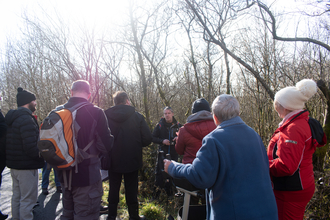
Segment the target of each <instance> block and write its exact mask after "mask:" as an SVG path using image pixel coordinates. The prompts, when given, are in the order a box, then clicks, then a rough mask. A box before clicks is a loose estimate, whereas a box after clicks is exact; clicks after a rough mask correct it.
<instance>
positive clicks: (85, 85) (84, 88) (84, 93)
mask: <svg viewBox="0 0 330 220" xmlns="http://www.w3.org/2000/svg"><path fill="white" fill-rule="evenodd" d="M71 96H72V97H81V98H85V99H87V100H88V99H89V97H90V96H91V92H90V86H89V82H88V81H86V80H77V81H74V82H73V83H72V86H71Z"/></svg>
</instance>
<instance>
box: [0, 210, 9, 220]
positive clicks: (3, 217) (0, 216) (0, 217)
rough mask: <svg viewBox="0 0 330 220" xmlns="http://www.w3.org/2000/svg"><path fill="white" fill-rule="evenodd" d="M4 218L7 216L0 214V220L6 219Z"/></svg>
mask: <svg viewBox="0 0 330 220" xmlns="http://www.w3.org/2000/svg"><path fill="white" fill-rule="evenodd" d="M0 213H1V212H0ZM6 218H8V215H4V214H2V213H1V214H0V220H4V219H6Z"/></svg>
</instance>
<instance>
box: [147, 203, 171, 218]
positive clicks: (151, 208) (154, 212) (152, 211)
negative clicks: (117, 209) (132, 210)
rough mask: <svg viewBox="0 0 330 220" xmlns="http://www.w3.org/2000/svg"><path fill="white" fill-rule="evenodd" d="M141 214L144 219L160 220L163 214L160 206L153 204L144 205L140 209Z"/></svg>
mask: <svg viewBox="0 0 330 220" xmlns="http://www.w3.org/2000/svg"><path fill="white" fill-rule="evenodd" d="M141 214H142V215H144V216H145V217H146V219H154V220H161V219H164V216H165V213H164V210H163V208H162V207H161V206H160V205H156V204H155V203H153V202H151V203H148V202H147V203H145V204H144V206H143V207H142V209H141Z"/></svg>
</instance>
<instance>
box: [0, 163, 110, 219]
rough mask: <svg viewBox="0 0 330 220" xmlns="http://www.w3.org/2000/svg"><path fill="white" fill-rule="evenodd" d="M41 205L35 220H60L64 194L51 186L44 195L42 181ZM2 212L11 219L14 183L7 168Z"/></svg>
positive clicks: (3, 183) (1, 203) (37, 209)
mask: <svg viewBox="0 0 330 220" xmlns="http://www.w3.org/2000/svg"><path fill="white" fill-rule="evenodd" d="M38 185H39V186H38V189H39V196H38V202H39V205H38V206H36V207H35V209H34V218H33V220H58V219H60V216H61V214H62V209H63V207H62V201H61V198H62V194H61V193H56V187H51V186H49V189H48V191H49V194H48V195H44V194H42V193H41V180H39V184H38ZM0 193H1V196H0V201H1V202H0V210H1V211H2V213H4V214H7V215H9V216H8V219H11V196H12V181H11V175H10V170H9V169H8V168H5V170H4V171H3V172H2V184H1V190H0ZM106 217H107V216H106V215H102V216H100V218H99V219H100V220H105V219H106Z"/></svg>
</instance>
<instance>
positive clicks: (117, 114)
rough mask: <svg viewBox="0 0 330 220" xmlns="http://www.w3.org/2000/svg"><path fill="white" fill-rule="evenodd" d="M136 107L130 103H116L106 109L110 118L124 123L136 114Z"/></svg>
mask: <svg viewBox="0 0 330 220" xmlns="http://www.w3.org/2000/svg"><path fill="white" fill-rule="evenodd" d="M134 112H135V108H134V107H133V106H130V105H116V106H113V107H111V108H109V109H107V110H106V111H105V114H106V115H107V117H108V119H111V120H112V121H114V122H118V123H122V122H124V121H126V120H127V119H129V117H130V116H131V115H132V114H134Z"/></svg>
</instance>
